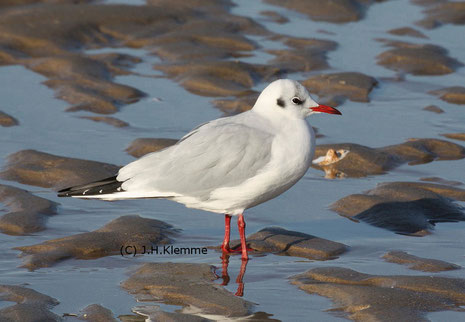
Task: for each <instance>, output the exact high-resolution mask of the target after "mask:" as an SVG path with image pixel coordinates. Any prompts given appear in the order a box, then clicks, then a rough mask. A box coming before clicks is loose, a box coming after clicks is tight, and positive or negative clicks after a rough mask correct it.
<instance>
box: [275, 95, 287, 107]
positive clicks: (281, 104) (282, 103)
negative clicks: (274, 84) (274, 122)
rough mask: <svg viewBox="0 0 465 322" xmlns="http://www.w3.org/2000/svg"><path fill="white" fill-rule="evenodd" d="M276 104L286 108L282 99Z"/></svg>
mask: <svg viewBox="0 0 465 322" xmlns="http://www.w3.org/2000/svg"><path fill="white" fill-rule="evenodd" d="M276 104H278V105H279V106H281V107H284V106H285V105H286V104H285V103H284V100H283V99H282V98H281V97H280V98H278V99H277V100H276Z"/></svg>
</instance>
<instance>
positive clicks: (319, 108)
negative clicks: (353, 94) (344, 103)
mask: <svg viewBox="0 0 465 322" xmlns="http://www.w3.org/2000/svg"><path fill="white" fill-rule="evenodd" d="M310 109H311V110H312V111H313V112H321V113H328V114H337V115H342V113H341V112H339V111H338V110H336V109H335V108H334V107H330V106H326V105H321V104H320V105H318V106H316V107H310Z"/></svg>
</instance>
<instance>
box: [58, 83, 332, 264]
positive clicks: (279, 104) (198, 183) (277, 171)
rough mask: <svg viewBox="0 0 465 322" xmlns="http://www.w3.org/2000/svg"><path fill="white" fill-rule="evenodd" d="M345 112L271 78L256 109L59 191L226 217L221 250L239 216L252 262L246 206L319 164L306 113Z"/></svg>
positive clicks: (289, 184) (244, 255) (278, 191)
mask: <svg viewBox="0 0 465 322" xmlns="http://www.w3.org/2000/svg"><path fill="white" fill-rule="evenodd" d="M316 113H329V114H339V115H340V114H341V112H339V111H338V110H337V109H335V108H332V107H329V106H326V105H322V104H318V103H316V102H315V101H314V100H313V99H312V97H311V96H310V94H309V93H308V91H307V90H306V89H305V87H304V86H302V85H301V84H300V83H299V82H297V81H294V80H290V79H279V80H276V81H274V82H272V83H271V84H269V85H268V86H267V87H266V88H265V89H264V90H263V91H262V93H261V94H260V96H259V97H258V99H257V101H256V103H255V105H254V106H253V108H252V109H251V110H249V111H246V112H243V113H241V114H238V115H234V116H229V117H223V118H219V119H216V120H213V121H210V122H207V123H204V124H202V125H200V126H198V127H196V128H195V129H193V130H192V131H191V132H189V133H188V134H186V135H185V136H184V137H182V138H181V139H180V140H179V141H178V142H177V143H176V144H174V145H172V146H170V147H167V148H165V149H163V150H160V151H157V152H152V153H149V154H147V155H145V156H143V157H141V158H140V159H138V160H136V161H133V162H131V163H129V164H127V165H126V166H124V167H122V168H121V169H120V170H119V172H118V173H117V174H116V175H115V176H113V177H111V178H107V179H104V180H99V181H95V182H91V183H88V184H84V185H80V186H74V187H70V188H67V189H63V190H60V191H58V196H59V197H75V198H86V199H102V200H121V199H137V198H164V199H169V200H173V201H176V202H179V203H182V204H184V205H185V206H186V207H189V208H196V209H201V210H205V211H209V212H214V213H219V214H224V215H225V234H224V240H223V244H222V246H221V249H222V251H223V253H226V254H228V253H230V252H232V251H233V250H231V248H230V247H229V238H230V224H231V217H232V216H237V225H238V230H239V235H240V240H241V249H240V251H241V254H242V256H241V258H242V260H243V261H247V260H248V253H247V251H248V249H247V245H246V238H245V220H244V215H243V214H244V211H245V210H246V209H249V208H251V207H254V206H256V205H258V204H261V203H263V202H265V201H267V200H270V199H272V198H275V197H276V196H278V195H280V194H282V193H283V192H284V191H286V190H288V189H289V188H290V187H292V186H293V185H294V184H295V183H296V182H297V181H298V180H299V179H300V178H302V177H303V176H304V174H305V172H306V171H307V170H308V168H309V167H310V165H311V164H312V159H313V155H314V152H315V133H314V131H313V129H312V127H311V126H310V125H309V124H308V123H307V122H306V120H305V118H306V117H308V116H310V115H312V114H316Z"/></svg>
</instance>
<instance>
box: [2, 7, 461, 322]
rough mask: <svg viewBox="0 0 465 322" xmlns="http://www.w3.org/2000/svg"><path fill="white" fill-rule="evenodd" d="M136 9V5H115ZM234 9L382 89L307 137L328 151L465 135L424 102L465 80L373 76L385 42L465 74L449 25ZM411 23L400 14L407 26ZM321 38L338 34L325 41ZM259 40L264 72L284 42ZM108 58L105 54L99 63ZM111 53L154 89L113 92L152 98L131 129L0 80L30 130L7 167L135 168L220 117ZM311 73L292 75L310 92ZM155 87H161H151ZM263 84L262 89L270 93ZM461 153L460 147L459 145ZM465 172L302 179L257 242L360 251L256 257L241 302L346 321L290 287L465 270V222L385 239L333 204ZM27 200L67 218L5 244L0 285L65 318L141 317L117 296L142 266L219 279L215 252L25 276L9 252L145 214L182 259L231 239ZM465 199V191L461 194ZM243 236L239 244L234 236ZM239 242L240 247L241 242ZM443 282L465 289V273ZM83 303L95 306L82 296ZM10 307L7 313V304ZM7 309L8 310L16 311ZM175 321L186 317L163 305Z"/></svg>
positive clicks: (8, 104) (177, 212)
mask: <svg viewBox="0 0 465 322" xmlns="http://www.w3.org/2000/svg"><path fill="white" fill-rule="evenodd" d="M108 2H109V3H110V2H118V3H121V2H126V3H132V2H130V1H108ZM234 2H235V3H236V4H237V5H238V6H237V7H235V8H233V10H232V12H233V13H234V14H238V15H243V16H247V17H251V18H253V19H255V20H257V21H258V22H260V23H262V24H263V25H265V26H266V27H267V28H268V29H270V30H272V31H274V32H277V33H281V34H289V35H293V36H301V37H316V38H322V39H330V40H334V41H336V42H338V44H339V47H338V49H337V50H335V51H332V52H330V53H329V54H328V56H329V64H330V65H331V66H332V70H329V71H324V72H331V71H360V72H362V73H366V74H368V75H370V76H373V77H375V78H377V79H378V80H379V81H380V85H379V86H378V88H376V89H374V90H373V92H372V93H371V94H370V98H371V102H370V103H356V102H350V101H347V102H345V103H344V104H343V105H342V106H341V107H340V109H341V111H342V112H343V116H342V117H331V116H317V117H315V118H312V119H311V120H310V122H311V124H312V125H313V126H315V127H317V128H319V129H320V130H321V132H322V133H323V134H324V135H325V137H323V138H321V139H319V140H318V143H320V144H323V143H339V142H352V143H357V144H363V145H368V146H373V147H378V146H385V145H389V144H397V143H402V142H404V141H405V140H406V139H408V138H412V137H415V138H429V137H431V138H441V139H443V137H441V136H440V135H439V134H440V133H449V132H459V131H460V132H463V131H464V130H465V125H464V124H465V114H464V107H463V106H460V105H454V104H448V103H446V102H443V101H440V100H439V99H438V98H437V97H435V96H432V95H429V94H427V93H426V91H427V90H430V89H435V88H440V87H446V86H454V85H463V84H464V83H465V68H461V69H459V70H458V71H457V72H456V73H453V74H450V75H445V76H434V77H433V76H421V77H420V76H411V75H406V76H405V77H406V80H407V82H396V81H395V80H394V79H395V77H396V73H395V72H393V71H391V70H388V69H385V68H383V67H381V66H379V65H377V64H376V59H375V57H376V56H377V55H378V54H380V53H381V52H382V51H384V50H385V49H384V48H383V44H382V43H380V42H377V41H375V39H376V38H389V39H398V40H405V41H409V42H419V43H432V44H436V45H440V46H443V47H445V48H447V49H448V50H449V54H450V56H451V57H454V58H456V59H458V60H460V61H462V62H465V32H463V30H464V27H463V26H462V27H461V26H452V25H446V26H442V27H440V28H437V29H435V30H421V31H422V32H423V33H425V34H426V35H427V36H428V37H429V38H430V39H429V40H424V39H417V38H412V37H399V36H393V35H390V34H387V33H386V31H387V30H390V29H393V28H397V27H403V26H411V27H414V28H416V29H420V28H417V27H416V26H414V25H413V22H414V21H416V20H419V19H421V18H422V17H423V14H422V13H421V11H422V7H419V6H414V5H412V4H410V3H409V2H407V1H387V2H383V3H379V4H375V5H373V6H371V7H370V8H369V9H368V11H367V14H366V17H365V19H363V20H362V21H360V22H357V23H348V24H343V25H338V24H330V23H322V22H319V23H316V22H312V21H311V20H309V19H307V18H306V17H305V16H303V15H300V14H298V13H296V12H293V11H290V10H286V9H282V8H279V7H275V6H271V5H268V4H264V3H261V2H258V1H253V2H250V1H247V0H235V1H234ZM263 10H273V11H276V12H278V13H281V14H282V15H284V16H286V17H288V18H289V19H290V22H289V23H287V24H276V23H272V22H267V21H266V20H265V19H263V17H262V16H261V15H259V12H260V11H263ZM399 13H401V14H399ZM318 30H325V31H329V32H331V33H334V34H325V33H321V32H318ZM253 39H254V40H255V41H257V42H259V44H260V45H261V46H262V47H263V48H262V49H260V50H257V51H256V52H255V56H254V57H251V58H247V59H245V60H244V61H253V62H260V63H264V62H265V61H266V60H268V59H270V57H271V56H270V55H269V54H266V53H265V52H264V50H265V49H270V48H279V47H280V46H281V45H279V43H276V42H271V41H268V40H264V39H262V38H261V37H253ZM95 52H102V50H99V51H92V53H95ZM103 52H119V53H128V54H131V55H134V56H138V57H140V58H142V59H143V62H142V63H140V64H137V65H136V66H135V68H134V71H135V72H137V73H139V74H142V75H146V76H147V77H143V76H137V75H130V76H120V77H117V78H116V82H118V83H122V84H127V85H130V86H133V87H136V88H138V89H140V90H142V91H144V92H146V93H148V97H146V98H145V99H142V100H141V101H140V102H138V103H135V104H132V105H129V106H125V107H123V108H122V109H121V111H120V112H118V113H116V114H115V115H114V116H115V117H117V118H119V119H121V120H124V121H126V122H128V123H129V124H130V125H131V126H130V127H129V128H123V129H121V128H114V127H112V126H109V125H107V124H103V123H95V122H89V121H88V120H84V119H80V118H78V116H83V115H91V113H87V112H77V113H66V112H64V110H65V109H66V108H67V106H68V105H67V103H65V102H63V101H61V100H58V99H56V98H54V92H53V91H52V90H50V89H48V88H47V87H46V86H44V85H43V84H41V82H43V81H44V80H45V78H44V77H42V76H41V75H38V74H36V73H33V72H31V71H29V70H27V69H25V68H23V67H21V66H4V67H0V85H1V86H0V97H2V106H1V110H3V111H4V112H6V113H8V114H11V115H13V116H14V117H16V118H17V119H18V120H19V121H20V126H16V127H11V128H1V129H0V131H1V133H2V136H1V138H0V142H1V147H2V156H3V158H1V159H0V162H2V165H3V164H4V162H5V156H7V155H8V154H10V153H13V152H16V151H18V150H22V149H28V148H32V149H36V150H39V151H44V152H47V153H52V154H57V155H63V156H68V157H78V158H83V159H90V160H98V161H102V162H109V163H118V164H121V165H122V164H125V163H127V162H129V161H131V160H133V158H132V157H131V156H129V155H128V154H127V153H126V152H125V151H124V149H125V148H126V147H127V146H128V145H129V143H130V142H132V141H133V140H134V139H136V138H139V137H168V138H180V137H181V136H182V135H184V134H185V133H186V132H187V131H189V130H190V129H192V128H193V127H195V126H196V125H198V124H200V123H203V122H205V121H208V120H210V119H214V118H217V117H220V116H222V112H221V111H219V110H217V109H215V108H213V107H212V106H211V104H210V100H211V99H210V98H206V97H201V96H197V95H194V94H191V93H188V92H187V91H185V90H184V89H183V88H182V87H180V86H179V85H178V84H177V83H175V82H173V81H171V80H169V79H165V78H160V77H157V76H159V75H161V74H160V73H159V72H157V71H154V70H153V69H152V65H153V64H154V63H156V62H157V61H158V60H157V58H156V57H154V56H152V55H149V54H148V53H147V52H146V51H144V50H133V49H105V50H104V51H103ZM310 74H311V73H306V74H304V73H302V74H293V75H289V76H290V77H291V78H295V79H303V78H304V77H305V76H308V75H310ZM151 76H154V77H151ZM265 86H266V84H258V85H257V88H255V89H256V90H261V89H263V88H264V87H265ZM430 104H435V105H438V106H440V107H441V108H443V109H444V110H445V111H446V113H443V114H434V113H431V112H427V111H423V110H422V109H423V107H425V106H427V105H430ZM454 142H456V143H459V144H460V141H454ZM464 168H465V160H458V161H437V162H432V163H429V164H424V165H416V166H409V165H404V166H401V167H399V168H397V169H395V170H393V171H390V172H389V173H388V174H385V175H380V176H370V177H366V178H348V179H342V180H341V179H337V180H327V179H324V178H323V177H324V174H323V173H322V172H321V171H318V170H315V169H310V170H309V171H308V173H307V174H306V175H305V177H304V178H303V179H302V180H301V181H300V182H298V183H297V184H296V185H295V186H294V187H292V188H291V189H290V190H289V191H288V192H286V193H285V194H283V195H281V196H279V197H278V198H276V199H274V200H271V201H269V202H267V203H265V204H262V205H259V206H257V207H255V208H253V209H250V210H249V211H248V212H247V215H246V220H247V231H248V232H250V233H251V232H255V231H257V230H259V229H262V228H264V227H265V226H272V225H276V226H281V227H284V228H286V229H289V230H297V231H301V232H305V233H308V234H314V235H316V236H319V237H323V238H327V239H330V240H333V241H337V242H341V243H344V244H346V245H349V246H350V251H349V252H348V253H346V254H343V255H342V256H341V257H340V258H338V259H335V260H330V261H323V262H321V261H309V260H303V259H300V258H295V257H285V256H274V255H268V256H264V257H252V259H251V260H250V261H249V263H248V266H247V271H246V274H245V277H244V282H245V294H244V298H245V299H247V300H249V301H251V302H254V303H257V304H258V305H257V307H256V310H257V311H264V312H267V313H270V314H273V318H276V319H281V320H286V321H291V320H295V321H297V320H308V318H309V317H311V318H312V320H317V321H337V320H343V319H344V318H342V317H340V316H338V315H336V314H334V313H330V312H325V310H327V309H330V308H331V307H332V304H331V301H330V300H329V299H326V298H323V297H320V296H316V295H309V294H306V293H304V292H303V291H300V290H298V289H297V287H295V286H294V285H291V284H290V283H289V282H288V277H289V276H292V275H295V274H298V273H302V272H304V271H306V270H308V269H310V268H314V267H322V266H341V267H347V268H351V269H354V270H357V271H360V272H363V273H370V274H405V275H430V274H431V273H422V272H417V271H412V270H409V269H408V268H406V267H405V266H401V265H397V264H392V263H387V262H385V261H384V260H382V259H381V258H380V257H381V256H382V255H383V254H384V253H385V252H386V251H388V250H392V249H400V250H404V251H407V252H410V253H412V254H414V255H416V256H423V257H428V258H435V259H440V260H445V261H449V262H453V263H455V264H458V265H461V266H465V257H464V256H463V255H464V253H463V245H464V244H465V234H464V230H465V223H463V222H462V223H449V224H438V225H437V227H436V229H435V231H434V233H432V234H431V235H428V236H425V237H422V238H416V237H409V236H402V235H396V234H393V233H392V232H389V231H387V230H383V229H380V228H376V227H372V226H369V225H367V224H364V223H356V222H353V221H350V220H348V219H346V218H343V217H340V216H339V215H337V214H336V213H334V212H332V211H330V210H328V206H329V205H330V204H331V203H332V202H335V201H336V200H338V199H340V198H342V197H344V196H347V195H349V194H353V193H359V192H362V191H364V190H368V189H371V188H374V187H375V185H376V184H377V183H380V182H389V181H418V180H419V178H421V177H432V176H438V177H441V178H444V179H447V180H457V181H461V182H465V171H463V169H464ZM0 183H2V184H8V185H13V186H17V187H20V188H24V189H27V190H30V191H31V192H33V193H35V194H37V195H38V196H41V197H44V198H47V199H50V200H53V201H56V202H59V203H60V204H61V206H60V211H59V214H58V215H57V216H53V217H51V218H50V219H49V221H48V224H47V227H48V229H47V230H45V231H42V232H39V233H37V234H34V235H30V236H8V235H4V234H0V243H2V249H1V250H0V263H1V265H0V276H1V277H2V283H5V284H24V283H27V284H28V287H31V288H33V289H35V290H37V291H39V292H42V293H44V294H47V295H49V296H52V297H55V298H57V299H58V300H59V301H60V304H59V305H58V306H56V307H55V308H54V309H53V311H54V312H55V313H57V314H60V315H61V314H63V313H71V312H77V311H79V310H80V309H82V308H84V307H85V306H86V305H88V304H92V303H99V304H101V305H103V306H105V307H107V308H109V309H110V310H112V311H113V312H114V314H115V316H117V315H119V314H129V313H130V312H131V308H132V307H134V306H136V305H139V304H140V303H137V302H136V301H135V299H134V297H133V296H132V295H130V294H128V293H127V292H126V291H124V290H123V289H121V288H120V287H119V283H120V282H121V281H123V280H125V279H126V278H127V276H128V272H129V270H130V269H132V268H134V267H136V266H137V265H138V264H140V263H142V262H148V261H173V262H192V263H209V264H212V265H215V266H217V267H221V261H220V259H219V256H220V254H219V253H217V252H215V251H213V250H209V252H208V254H207V255H202V256H188V255H185V256H174V255H173V256H159V255H145V256H138V257H134V258H133V257H121V256H111V257H106V258H101V259H97V260H74V259H71V260H66V261H64V262H61V263H59V264H57V265H56V266H54V267H51V268H42V269H38V270H37V271H35V272H29V271H27V270H26V269H23V268H17V267H18V266H20V265H21V259H20V258H17V255H18V254H19V252H18V251H15V250H12V249H11V248H12V247H17V246H22V245H31V244H36V243H40V242H42V241H45V240H49V239H53V238H57V237H62V236H68V235H72V234H76V233H80V232H85V231H91V230H95V229H98V228H100V227H101V226H103V225H104V224H106V223H107V222H109V221H111V220H112V219H115V218H117V217H119V216H122V215H127V214H140V215H141V216H143V217H149V218H156V219H160V220H163V221H165V222H167V223H170V224H172V225H173V226H175V227H176V228H180V229H182V230H183V231H182V233H181V234H180V236H179V237H177V239H176V244H177V245H180V246H192V247H197V246H204V245H216V244H219V243H220V241H221V240H222V237H223V217H222V216H218V215H214V214H210V213H206V212H203V211H199V210H193V209H186V208H185V207H184V206H182V205H179V204H176V203H172V202H169V201H165V200H156V201H154V200H137V201H120V202H101V201H93V200H76V199H58V198H57V197H56V195H55V193H54V192H53V191H51V190H49V189H42V188H38V187H33V186H27V185H21V184H18V183H15V182H8V181H2V180H0ZM461 187H463V186H461ZM462 205H464V206H465V203H462ZM233 236H237V231H236V230H235V229H233ZM233 238H234V237H233ZM239 267H240V259H239V257H238V256H232V257H231V260H230V266H229V274H230V275H231V283H230V285H228V286H227V288H228V289H229V290H231V291H232V292H235V289H236V285H235V283H234V280H235V276H236V275H237V273H238V271H239ZM435 275H439V276H451V277H461V278H463V277H464V273H463V269H462V270H457V271H451V272H447V273H439V274H437V273H436V274H435ZM82 294H86V296H82ZM5 303H6V304H5ZM9 304H10V303H9V302H0V308H1V307H3V306H6V305H9ZM162 307H163V309H165V310H168V311H174V310H176V309H179V307H176V306H168V305H163V306H162ZM427 317H428V318H429V319H430V320H432V321H444V320H447V321H454V320H456V321H459V320H463V313H457V312H436V313H431V314H428V315H427Z"/></svg>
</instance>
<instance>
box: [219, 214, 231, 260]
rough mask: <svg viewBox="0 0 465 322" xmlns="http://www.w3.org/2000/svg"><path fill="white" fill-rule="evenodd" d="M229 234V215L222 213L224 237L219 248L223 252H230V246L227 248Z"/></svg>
mask: <svg viewBox="0 0 465 322" xmlns="http://www.w3.org/2000/svg"><path fill="white" fill-rule="evenodd" d="M230 234H231V216H230V215H224V239H223V245H221V250H222V251H223V253H230V252H231V248H229V236H230Z"/></svg>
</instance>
